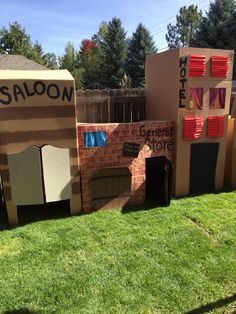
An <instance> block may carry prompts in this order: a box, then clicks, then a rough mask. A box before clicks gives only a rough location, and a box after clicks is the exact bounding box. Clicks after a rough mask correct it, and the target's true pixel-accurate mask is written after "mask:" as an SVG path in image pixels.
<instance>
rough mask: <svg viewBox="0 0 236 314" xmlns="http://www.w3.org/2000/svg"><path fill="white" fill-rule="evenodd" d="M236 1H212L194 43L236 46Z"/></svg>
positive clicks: (213, 45) (209, 45)
mask: <svg viewBox="0 0 236 314" xmlns="http://www.w3.org/2000/svg"><path fill="white" fill-rule="evenodd" d="M235 24H236V21H235V2H234V0H215V2H212V3H210V8H209V11H208V12H207V14H206V16H205V17H204V18H203V19H202V23H201V26H200V30H199V32H198V33H197V36H196V39H195V40H193V45H194V46H197V47H209V48H221V49H223V48H230V49H232V48H234V42H235V38H236V34H235V32H234V27H235Z"/></svg>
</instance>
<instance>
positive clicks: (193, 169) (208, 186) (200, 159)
mask: <svg viewBox="0 0 236 314" xmlns="http://www.w3.org/2000/svg"><path fill="white" fill-rule="evenodd" d="M218 150H219V143H201V144H192V145H191V156H190V181H189V193H190V194H204V193H209V192H213V191H214V190H215V172H216V164H217V156H218Z"/></svg>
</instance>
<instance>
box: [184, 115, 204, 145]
mask: <svg viewBox="0 0 236 314" xmlns="http://www.w3.org/2000/svg"><path fill="white" fill-rule="evenodd" d="M202 127H203V118H202V117H201V116H196V117H195V116H185V117H184V139H185V140H194V139H196V138H200V137H201V136H202Z"/></svg>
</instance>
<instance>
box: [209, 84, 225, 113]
mask: <svg viewBox="0 0 236 314" xmlns="http://www.w3.org/2000/svg"><path fill="white" fill-rule="evenodd" d="M225 95H226V88H210V98H209V108H210V109H224V108H225Z"/></svg>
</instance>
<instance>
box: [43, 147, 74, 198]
mask: <svg viewBox="0 0 236 314" xmlns="http://www.w3.org/2000/svg"><path fill="white" fill-rule="evenodd" d="M42 164H43V178H44V186H45V196H46V202H54V201H60V200H65V199H69V198H71V194H72V191H71V175H70V156H69V149H61V148H56V147H53V146H50V145H46V146H44V147H43V148H42Z"/></svg>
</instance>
